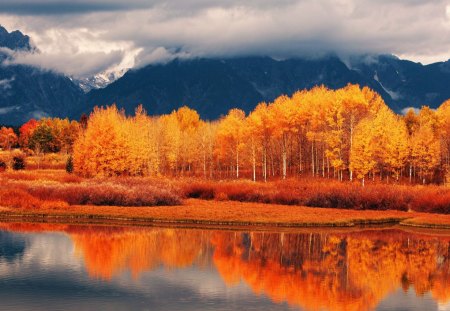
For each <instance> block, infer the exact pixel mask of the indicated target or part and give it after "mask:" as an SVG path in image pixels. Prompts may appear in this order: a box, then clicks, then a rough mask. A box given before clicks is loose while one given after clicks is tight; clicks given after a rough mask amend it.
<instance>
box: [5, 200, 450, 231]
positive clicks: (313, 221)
mask: <svg viewBox="0 0 450 311" xmlns="http://www.w3.org/2000/svg"><path fill="white" fill-rule="evenodd" d="M11 219H14V220H26V221H33V220H36V221H45V222H66V221H69V222H71V223H103V222H105V223H106V222H107V223H124V222H126V223H136V224H140V225H154V224H183V225H208V226H232V227H234V226H255V227H261V226H262V227H284V228H295V227H297V228H298V227H356V226H364V225H383V224H389V225H401V226H409V227H423V228H437V229H445V230H450V215H442V214H430V213H417V212H402V211H367V210H364V211H359V210H347V209H330V208H312V207H304V206H285V205H276V204H262V203H243V202H234V201H206V200H200V199H187V200H184V201H183V204H182V205H177V206H156V207H118V206H91V205H74V206H69V207H66V206H61V207H58V206H56V207H41V208H31V209H30V208H10V207H0V220H11Z"/></svg>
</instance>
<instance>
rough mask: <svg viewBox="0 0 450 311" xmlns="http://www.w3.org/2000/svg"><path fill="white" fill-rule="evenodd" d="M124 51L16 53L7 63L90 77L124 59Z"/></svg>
mask: <svg viewBox="0 0 450 311" xmlns="http://www.w3.org/2000/svg"><path fill="white" fill-rule="evenodd" d="M122 58H123V52H122V51H112V52H109V53H104V52H92V53H76V54H74V55H71V56H70V57H67V54H56V53H55V54H52V53H48V54H47V53H46V54H41V53H16V54H14V58H13V60H11V61H6V64H20V65H31V66H35V67H39V68H42V69H48V70H52V71H56V72H59V73H64V74H67V75H70V76H74V77H89V76H92V75H95V74H97V73H99V72H102V71H105V70H106V69H108V68H110V67H111V66H113V65H117V64H118V63H120V62H121V61H122Z"/></svg>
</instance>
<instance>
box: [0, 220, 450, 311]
mask: <svg viewBox="0 0 450 311" xmlns="http://www.w3.org/2000/svg"><path fill="white" fill-rule="evenodd" d="M0 309H1V310H77V311H80V310H450V234H446V233H442V232H430V231H426V232H425V231H417V230H414V231H412V230H411V231H407V230H405V229H400V228H385V229H374V228H365V229H364V228H360V229H352V230H345V229H342V230H334V229H333V230H332V229H306V228H305V229H297V230H294V231H292V232H291V231H286V232H280V231H276V230H275V229H274V230H265V231H261V230H254V231H252V230H250V229H248V230H246V229H243V230H239V231H232V230H207V229H184V228H159V227H121V226H107V225H104V226H100V225H64V224H30V223H0Z"/></svg>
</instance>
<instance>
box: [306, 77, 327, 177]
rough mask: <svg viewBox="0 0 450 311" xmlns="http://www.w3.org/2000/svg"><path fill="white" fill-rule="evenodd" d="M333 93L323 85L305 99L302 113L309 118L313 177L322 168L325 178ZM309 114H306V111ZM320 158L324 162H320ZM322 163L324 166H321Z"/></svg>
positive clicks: (308, 131) (313, 90) (314, 89)
mask: <svg viewBox="0 0 450 311" xmlns="http://www.w3.org/2000/svg"><path fill="white" fill-rule="evenodd" d="M333 95H334V93H333V92H330V91H329V90H328V89H327V88H326V87H324V86H323V85H322V86H320V87H314V88H313V89H311V90H310V91H309V92H307V93H306V94H305V96H304V98H303V104H302V106H301V109H300V110H299V111H300V113H301V114H302V115H303V118H304V117H305V116H308V118H309V123H308V128H307V133H306V136H307V138H308V140H309V141H310V142H311V172H312V175H313V176H315V175H318V174H319V171H320V167H322V176H325V158H326V156H327V152H326V149H327V148H326V147H325V142H326V128H327V122H326V118H327V112H328V111H330V110H331V106H332V103H331V101H332V100H333ZM306 109H307V110H309V113H305V110H306ZM320 158H321V159H322V161H320ZM320 162H322V165H320V164H321V163H320Z"/></svg>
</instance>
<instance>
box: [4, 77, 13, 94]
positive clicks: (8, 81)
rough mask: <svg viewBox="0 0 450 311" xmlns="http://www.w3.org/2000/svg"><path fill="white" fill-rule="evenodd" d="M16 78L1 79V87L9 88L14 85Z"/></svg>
mask: <svg viewBox="0 0 450 311" xmlns="http://www.w3.org/2000/svg"><path fill="white" fill-rule="evenodd" d="M15 79H16V78H15V77H12V78H9V79H0V89H2V90H3V91H6V90H9V89H10V88H11V87H12V86H11V83H12V82H14V80H15Z"/></svg>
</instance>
